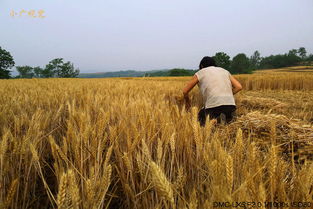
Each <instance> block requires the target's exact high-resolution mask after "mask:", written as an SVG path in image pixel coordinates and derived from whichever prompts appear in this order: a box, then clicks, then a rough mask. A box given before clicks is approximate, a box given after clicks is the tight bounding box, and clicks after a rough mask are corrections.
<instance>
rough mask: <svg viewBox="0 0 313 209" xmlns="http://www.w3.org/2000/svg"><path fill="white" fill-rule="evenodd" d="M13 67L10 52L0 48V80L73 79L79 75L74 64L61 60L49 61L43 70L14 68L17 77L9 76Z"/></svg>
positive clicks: (13, 63)
mask: <svg viewBox="0 0 313 209" xmlns="http://www.w3.org/2000/svg"><path fill="white" fill-rule="evenodd" d="M14 66H15V62H14V59H13V57H12V55H11V54H10V52H8V51H6V50H5V49H2V48H1V47H0V79H1V78H2V79H3V78H4V79H8V78H74V77H77V76H78V75H79V72H80V71H79V69H75V67H74V64H73V63H71V62H65V61H64V60H63V58H56V59H53V60H51V61H50V62H49V63H48V64H47V65H46V66H45V67H44V68H41V67H39V66H37V67H31V66H28V65H25V66H16V70H17V72H18V73H19V75H17V76H15V77H13V76H11V71H10V70H9V69H11V68H12V67H14Z"/></svg>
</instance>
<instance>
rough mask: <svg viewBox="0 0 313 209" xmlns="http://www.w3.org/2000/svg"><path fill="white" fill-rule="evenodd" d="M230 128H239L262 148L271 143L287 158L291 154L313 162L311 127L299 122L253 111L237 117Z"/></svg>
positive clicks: (312, 134) (312, 131)
mask: <svg viewBox="0 0 313 209" xmlns="http://www.w3.org/2000/svg"><path fill="white" fill-rule="evenodd" d="M230 126H231V127H233V126H234V127H237V128H241V129H242V131H243V133H245V134H247V135H249V134H250V138H252V139H253V140H255V141H256V142H257V143H258V144H260V145H262V146H264V145H265V146H267V145H269V144H272V143H273V144H274V145H276V146H278V147H279V148H280V149H281V151H282V152H283V153H284V154H287V156H290V155H291V153H292V152H293V154H294V155H295V157H296V159H299V160H303V159H306V160H313V127H312V126H311V125H305V124H303V123H302V122H301V121H300V120H297V119H289V118H287V117H286V116H284V115H277V114H262V113H260V112H259V111H255V112H250V113H248V114H246V115H243V116H240V117H238V118H237V120H236V121H235V122H233V123H232V124H230ZM233 130H236V129H233ZM234 134H235V133H234Z"/></svg>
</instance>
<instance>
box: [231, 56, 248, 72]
mask: <svg viewBox="0 0 313 209" xmlns="http://www.w3.org/2000/svg"><path fill="white" fill-rule="evenodd" d="M249 67H250V62H249V58H248V57H247V56H246V55H245V54H244V53H240V54H237V55H236V56H235V57H234V58H233V61H232V63H231V68H230V71H231V73H234V74H237V73H240V74H241V73H251V72H252V70H251V69H250V68H249Z"/></svg>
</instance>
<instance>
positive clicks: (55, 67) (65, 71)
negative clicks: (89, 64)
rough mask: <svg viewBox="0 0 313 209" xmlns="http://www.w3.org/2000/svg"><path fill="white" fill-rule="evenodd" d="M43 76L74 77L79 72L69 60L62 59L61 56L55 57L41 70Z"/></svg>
mask: <svg viewBox="0 0 313 209" xmlns="http://www.w3.org/2000/svg"><path fill="white" fill-rule="evenodd" d="M43 74H44V76H45V77H58V78H74V77H77V76H78V74H79V69H75V68H74V65H73V64H72V63H71V62H65V63H64V61H63V58H56V59H53V60H51V61H50V62H49V64H47V65H46V67H45V69H44V70H43Z"/></svg>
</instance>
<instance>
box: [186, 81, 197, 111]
mask: <svg viewBox="0 0 313 209" xmlns="http://www.w3.org/2000/svg"><path fill="white" fill-rule="evenodd" d="M198 82H199V80H198V77H197V76H196V75H194V76H193V77H192V79H191V81H189V82H188V83H187V85H186V86H185V88H184V89H183V94H184V100H185V105H186V110H187V111H189V110H190V107H191V103H190V99H189V96H188V93H189V92H190V91H191V89H192V88H193V87H194V86H195V85H196V84H197V83H198Z"/></svg>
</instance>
